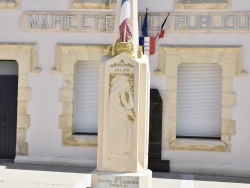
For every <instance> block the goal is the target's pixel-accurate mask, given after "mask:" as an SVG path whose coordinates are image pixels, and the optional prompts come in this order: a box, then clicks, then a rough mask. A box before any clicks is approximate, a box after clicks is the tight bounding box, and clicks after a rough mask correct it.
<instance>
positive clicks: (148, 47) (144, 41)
mask: <svg viewBox="0 0 250 188" xmlns="http://www.w3.org/2000/svg"><path fill="white" fill-rule="evenodd" d="M141 32H142V36H141V37H139V45H141V46H142V50H143V54H144V55H153V54H154V53H155V37H148V8H146V14H145V17H144V20H143V23H142V31H141Z"/></svg>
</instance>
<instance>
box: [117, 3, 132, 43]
mask: <svg viewBox="0 0 250 188" xmlns="http://www.w3.org/2000/svg"><path fill="white" fill-rule="evenodd" d="M119 31H120V39H121V41H122V42H127V41H128V40H129V39H130V38H132V29H131V27H130V0H122V2H121V15H120V24H119Z"/></svg>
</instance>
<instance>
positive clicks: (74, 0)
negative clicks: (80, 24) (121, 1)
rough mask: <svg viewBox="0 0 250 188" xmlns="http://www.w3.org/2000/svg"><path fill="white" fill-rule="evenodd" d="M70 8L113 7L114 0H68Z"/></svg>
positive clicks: (114, 5) (114, 6)
mask: <svg viewBox="0 0 250 188" xmlns="http://www.w3.org/2000/svg"><path fill="white" fill-rule="evenodd" d="M84 1H85V2H84ZM99 1H101V2H99ZM69 7H70V9H115V8H116V0H95V1H93V0H92V1H91V2H90V1H88V0H87V2H86V0H70V2H69Z"/></svg>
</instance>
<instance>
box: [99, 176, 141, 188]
mask: <svg viewBox="0 0 250 188" xmlns="http://www.w3.org/2000/svg"><path fill="white" fill-rule="evenodd" d="M110 187H114V188H117V187H119V188H121V187H126V188H138V187H139V178H138V177H134V176H108V175H100V176H99V177H98V188H110Z"/></svg>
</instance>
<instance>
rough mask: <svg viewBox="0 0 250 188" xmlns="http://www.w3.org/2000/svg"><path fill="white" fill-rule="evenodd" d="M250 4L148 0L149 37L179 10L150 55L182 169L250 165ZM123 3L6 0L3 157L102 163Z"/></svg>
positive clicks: (225, 170)
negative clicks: (105, 108) (102, 90)
mask: <svg viewBox="0 0 250 188" xmlns="http://www.w3.org/2000/svg"><path fill="white" fill-rule="evenodd" d="M249 5H250V2H248V1H247V0H238V1H236V0H202V1H200V0H171V1H167V0H165V1H162V0H155V1H149V0H139V1H138V9H139V17H138V21H139V28H140V27H141V24H142V22H143V19H144V16H145V10H146V7H148V33H149V34H148V35H149V36H156V35H157V33H158V32H159V31H160V29H161V26H162V23H163V21H164V19H165V18H166V16H167V15H168V13H169V12H170V15H169V17H168V19H167V22H166V23H167V24H166V30H165V36H164V37H163V38H160V39H156V41H155V42H156V43H155V53H154V54H153V55H150V56H149V62H150V73H151V75H150V77H151V83H150V86H151V88H154V89H158V90H159V92H160V94H161V98H162V101H163V109H162V154H161V158H162V159H163V160H170V171H172V172H186V173H188V172H191V173H205V174H220V175H239V176H249V174H250V148H249V147H248V146H247V145H248V143H250V137H249V134H248V133H249V132H250V126H249V122H250V116H249V112H250V98H249V96H250V77H249V74H248V72H249V70H250V62H249V59H250V54H249V53H248V51H249V50H250V38H249V37H250V9H249V8H247V7H250V6H249ZM115 6H116V1H115V0H114V1H113V0H109V1H108V0H96V1H87V0H60V1H59V0H54V1H53V2H51V1H49V0H44V1H39V2H35V1H27V0H11V1H6V0H0V23H1V26H0V28H1V34H0V88H1V93H0V104H1V108H0V120H1V121H0V123H1V127H0V130H1V132H0V141H1V144H0V145H1V147H0V159H4V160H9V159H14V160H15V162H20V163H21V162H26V163H39V164H43V163H45V164H64V165H67V164H73V165H82V166H95V165H96V151H97V124H98V95H99V91H98V88H99V83H100V82H101V80H99V66H100V63H101V62H103V57H104V56H105V55H107V49H108V45H109V44H112V43H113V42H114V39H113V31H114V22H115ZM16 93H18V94H17V98H15V94H16ZM16 104H17V105H16Z"/></svg>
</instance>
